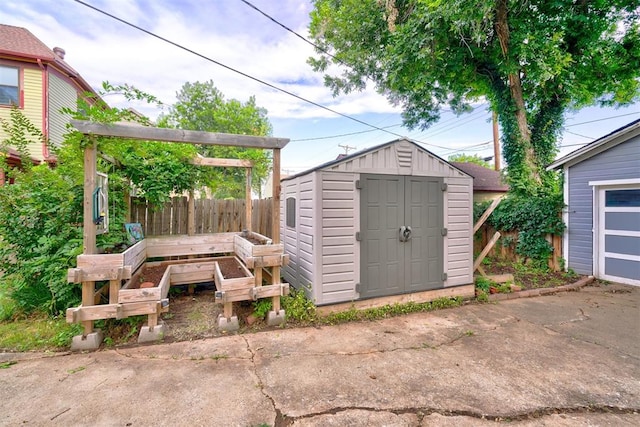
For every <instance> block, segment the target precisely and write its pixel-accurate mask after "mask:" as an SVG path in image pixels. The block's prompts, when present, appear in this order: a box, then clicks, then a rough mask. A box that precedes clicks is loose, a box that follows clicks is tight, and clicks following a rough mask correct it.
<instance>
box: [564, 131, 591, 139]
mask: <svg viewBox="0 0 640 427" xmlns="http://www.w3.org/2000/svg"><path fill="white" fill-rule="evenodd" d="M565 132H566V133H570V134H571V135H575V136H579V137H582V138H587V139H591V140H593V139H595V138H593V137H591V136H586V135H581V134H579V133H575V132H571V131H570V130H565Z"/></svg>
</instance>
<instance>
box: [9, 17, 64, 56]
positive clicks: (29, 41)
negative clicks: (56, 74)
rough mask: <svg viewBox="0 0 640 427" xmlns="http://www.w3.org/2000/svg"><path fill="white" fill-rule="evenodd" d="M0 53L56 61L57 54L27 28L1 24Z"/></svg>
mask: <svg viewBox="0 0 640 427" xmlns="http://www.w3.org/2000/svg"><path fill="white" fill-rule="evenodd" d="M0 53H3V54H6V55H13V56H18V57H23V58H32V59H41V60H45V61H54V60H55V58H56V56H57V55H56V54H55V53H53V50H51V49H49V48H48V47H47V46H46V45H45V44H44V43H42V42H41V41H40V40H39V39H38V38H37V37H36V36H34V35H33V34H31V32H30V31H29V30H27V29H26V28H20V27H14V26H11V25H4V24H0Z"/></svg>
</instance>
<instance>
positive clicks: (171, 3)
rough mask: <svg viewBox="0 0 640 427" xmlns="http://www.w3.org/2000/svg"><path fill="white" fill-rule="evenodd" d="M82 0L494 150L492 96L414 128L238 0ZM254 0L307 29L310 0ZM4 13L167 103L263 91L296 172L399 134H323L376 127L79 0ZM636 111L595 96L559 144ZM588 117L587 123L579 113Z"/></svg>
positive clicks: (360, 108) (312, 92)
mask: <svg viewBox="0 0 640 427" xmlns="http://www.w3.org/2000/svg"><path fill="white" fill-rule="evenodd" d="M83 1H85V2H86V3H88V4H90V5H92V6H95V7H96V8H98V9H101V10H104V11H105V12H108V13H110V14H112V15H115V16H117V17H119V18H121V19H123V20H126V21H128V22H131V23H133V24H135V25H137V26H140V27H142V28H144V29H145V30H148V31H150V32H152V33H155V34H157V35H160V36H162V37H164V38H166V39H169V40H171V41H172V42H174V43H177V44H180V45H182V46H184V47H186V48H188V49H190V50H192V51H194V52H197V53H198V54H201V55H203V56H206V57H208V58H211V59H213V60H215V61H217V62H220V63H222V64H224V65H226V66H229V67H232V68H235V69H236V70H239V71H241V72H243V73H245V74H248V75H251V76H253V77H256V78H257V79H260V80H263V81H265V82H268V83H270V84H272V85H274V86H277V87H279V88H282V89H285V90H287V91H289V92H292V93H295V94H297V95H299V96H300V97H303V98H306V99H309V100H311V101H313V102H315V103H318V104H321V105H324V106H326V107H329V108H331V109H333V110H336V111H339V112H341V113H343V114H346V115H349V116H353V117H355V118H357V119H359V120H361V121H364V122H366V123H370V124H372V125H375V126H378V127H389V128H388V130H389V131H392V132H394V133H397V134H401V135H404V136H408V137H410V138H412V139H414V140H416V141H417V142H420V143H423V145H424V147H425V148H427V149H428V150H430V151H432V152H434V153H435V154H437V155H440V156H442V157H444V158H445V159H446V158H447V156H448V155H450V154H451V153H453V152H466V153H468V154H480V155H482V156H491V155H493V147H492V145H491V144H490V143H489V142H490V141H491V138H492V133H491V123H490V113H489V112H488V111H487V109H486V105H482V104H481V105H478V106H477V108H476V110H475V111H474V112H473V113H471V114H467V115H463V116H460V117H457V118H456V117H455V116H453V115H451V114H450V113H446V112H445V113H443V114H442V118H441V120H440V122H439V123H437V124H436V125H434V126H433V127H432V128H431V129H428V130H427V131H425V132H419V131H409V130H408V129H405V128H403V127H401V126H400V123H401V118H400V115H399V110H398V109H397V108H395V107H393V106H392V105H390V104H389V103H388V102H387V101H386V100H385V99H384V98H383V97H381V96H379V95H378V94H376V92H375V90H373V88H372V89H371V90H369V91H367V92H365V93H358V94H352V95H349V96H340V97H338V98H333V97H332V95H331V93H330V91H329V90H327V89H326V88H325V87H324V86H323V84H322V75H320V74H317V73H314V72H313V70H312V69H311V67H310V66H309V65H307V63H306V60H307V58H308V57H309V56H312V55H313V48H312V47H311V46H310V45H309V44H307V43H306V42H305V41H303V40H301V39H300V38H299V37H297V36H295V35H294V34H291V33H290V32H287V31H286V30H285V29H283V28H282V27H280V26H278V25H277V24H275V23H273V22H272V21H270V20H269V19H267V18H266V17H264V16H263V15H261V14H260V13H259V12H257V11H255V10H254V9H252V8H250V7H249V6H247V5H246V4H245V3H244V2H242V1H241V0H83ZM250 3H252V4H253V5H255V6H256V7H257V8H259V9H261V10H262V11H264V12H265V13H266V14H268V15H270V16H271V17H273V18H274V19H276V20H277V21H279V22H281V23H282V24H284V25H286V26H287V27H289V28H290V29H292V30H293V31H295V32H297V33H298V34H300V35H302V36H304V37H307V35H308V30H307V27H308V23H309V12H310V11H311V9H312V4H311V1H310V0H277V1H276V0H250ZM0 23H3V24H9V25H15V26H19V27H25V28H27V29H29V30H30V31H31V32H32V33H33V34H34V35H35V36H36V37H38V38H39V39H40V40H42V41H43V42H44V43H45V44H46V45H47V46H49V47H50V48H53V47H54V46H59V47H62V48H64V49H65V50H66V57H65V60H66V61H67V62H68V63H69V64H70V65H71V66H72V67H74V68H75V69H76V70H77V71H78V72H79V73H80V74H81V75H82V77H83V78H84V79H85V80H86V81H88V82H89V84H91V85H92V86H93V87H94V88H99V87H100V84H101V82H103V81H109V82H110V83H112V84H121V83H128V84H131V85H134V86H136V87H137V88H139V89H141V90H144V91H146V92H149V93H151V94H153V95H155V96H157V97H158V98H159V99H160V100H162V102H164V103H165V104H172V103H173V102H174V101H175V94H176V92H177V91H179V90H180V88H181V86H182V85H183V84H184V83H185V82H195V81H207V80H213V81H214V83H215V85H216V87H217V88H218V89H219V90H221V91H222V92H223V93H224V95H225V96H226V97H227V98H236V99H238V100H241V101H246V100H247V99H248V98H249V97H250V96H252V95H255V97H256V100H257V104H258V105H259V106H261V107H264V108H266V109H267V110H268V117H269V120H270V121H271V123H272V125H273V128H274V132H273V135H274V136H278V137H285V138H290V139H291V142H290V143H289V145H288V146H287V147H286V148H285V149H284V150H283V157H282V167H283V169H284V172H285V173H293V172H300V171H302V170H304V169H307V168H311V167H314V166H316V165H318V164H321V163H324V162H326V161H329V160H332V159H334V158H336V156H337V155H338V154H339V153H343V152H344V151H345V149H344V148H342V147H340V146H339V145H348V146H351V147H357V149H358V150H362V149H364V148H367V147H371V146H373V145H376V144H381V143H384V142H388V141H391V140H393V139H396V138H397V136H396V135H392V134H389V133H385V132H382V131H373V132H365V133H360V134H356V135H346V136H340V137H333V138H325V137H330V136H335V135H344V134H349V133H355V132H363V131H370V130H371V128H370V127H367V126H365V125H363V124H360V123H357V122H355V121H352V120H349V119H347V118H344V117H340V116H338V115H335V114H333V113H330V112H328V111H326V110H323V109H321V108H318V107H316V106H314V105H311V104H309V103H305V102H304V101H301V100H299V99H296V98H295V97H292V96H290V95H286V94H284V93H282V92H279V91H277V90H275V89H272V88H270V87H268V86H265V85H262V84H260V83H258V82H256V81H254V80H251V79H249V78H247V77H243V76H241V75H239V74H237V73H234V72H232V71H229V70H227V69H225V68H223V67H221V66H219V65H216V64H214V63H212V62H210V61H207V60H206V59H203V58H201V57H199V56H197V55H195V54H193V53H189V52H186V51H185V50H183V49H180V48H178V47H176V46H173V45H171V44H168V43H166V42H164V41H161V40H158V39H156V38H154V37H152V36H149V35H148V34H145V33H144V32H142V31H140V30H137V29H134V28H131V27H129V26H127V25H125V24H123V23H121V22H118V21H117V20H115V19H113V18H110V17H108V16H105V15H103V14H101V13H99V12H96V11H95V10H92V9H91V8H89V7H87V6H85V5H82V4H80V3H78V2H76V1H74V0H2V1H0ZM105 100H106V101H107V102H109V103H110V104H112V105H120V102H121V100H120V99H117V98H114V97H107V98H106V99H105ZM134 107H135V108H136V109H138V110H140V111H142V112H144V113H145V114H147V115H148V116H150V117H152V118H155V117H156V116H157V114H158V113H159V111H158V110H154V109H149V108H148V107H146V106H144V105H134ZM616 116H617V117H616ZM613 117H616V118H613ZM638 117H640V106H639V105H634V106H632V107H628V108H624V109H599V108H590V109H586V110H583V111H580V112H575V113H572V114H569V115H568V116H567V123H566V125H567V127H566V130H567V131H568V132H565V134H564V137H563V140H562V145H563V146H564V148H563V150H562V153H566V152H569V151H572V150H573V149H576V148H579V145H576V144H584V143H587V142H590V141H592V140H593V139H595V138H598V137H600V136H603V135H605V134H607V133H608V132H610V131H612V130H614V129H616V128H618V127H620V126H623V125H625V124H626V123H628V122H630V121H631V120H634V119H637V118H638ZM594 120H595V121H594ZM592 121H593V122H592ZM584 122H591V123H585V124H580V123H584ZM569 132H571V133H569ZM310 138H322V139H313V140H309V139H310ZM443 147H444V148H443Z"/></svg>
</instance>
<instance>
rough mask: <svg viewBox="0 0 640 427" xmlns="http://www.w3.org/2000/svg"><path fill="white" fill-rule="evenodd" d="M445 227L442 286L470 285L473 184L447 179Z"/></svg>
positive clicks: (467, 181) (456, 179) (471, 274)
mask: <svg viewBox="0 0 640 427" xmlns="http://www.w3.org/2000/svg"><path fill="white" fill-rule="evenodd" d="M445 182H446V183H447V194H446V199H445V200H446V202H445V203H446V204H445V212H446V215H445V224H444V226H445V227H446V228H447V230H448V233H447V237H446V240H445V269H444V271H445V273H447V276H448V278H447V280H446V282H445V287H448V286H457V285H466V284H468V283H472V282H473V271H472V270H473V258H472V257H471V256H469V251H470V248H473V234H472V233H473V231H472V230H473V198H472V197H470V195H471V194H473V181H472V180H470V179H468V178H447V179H446V180H445Z"/></svg>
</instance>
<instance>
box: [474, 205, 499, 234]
mask: <svg viewBox="0 0 640 427" xmlns="http://www.w3.org/2000/svg"><path fill="white" fill-rule="evenodd" d="M500 201H502V197H500V198H497V199H495V200H494V201H493V202H491V205H490V206H489V207H488V208H487V210H486V211H484V213H483V214H482V216H481V217H480V219H479V220H478V222H476V225H474V226H473V234H476V231H478V230H479V229H480V227H482V224H484V222H485V221H486V220H487V218H489V215H491V212H493V211H494V210H495V209H496V208H497V207H498V205H499V204H500Z"/></svg>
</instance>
